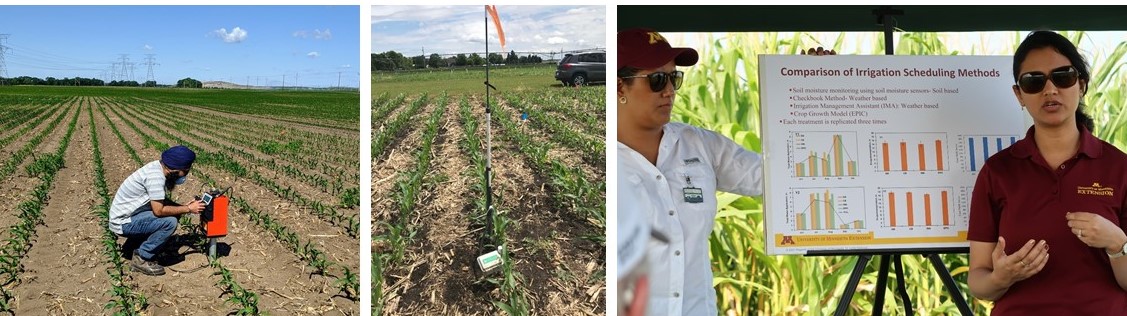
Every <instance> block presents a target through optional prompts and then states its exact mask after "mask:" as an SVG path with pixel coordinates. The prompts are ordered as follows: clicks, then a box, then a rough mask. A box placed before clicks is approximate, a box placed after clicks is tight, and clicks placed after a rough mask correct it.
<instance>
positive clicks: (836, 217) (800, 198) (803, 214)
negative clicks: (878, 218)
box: [787, 187, 866, 231]
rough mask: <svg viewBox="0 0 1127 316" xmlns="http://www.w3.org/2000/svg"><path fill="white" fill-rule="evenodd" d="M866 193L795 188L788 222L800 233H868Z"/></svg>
mask: <svg viewBox="0 0 1127 316" xmlns="http://www.w3.org/2000/svg"><path fill="white" fill-rule="evenodd" d="M864 197H865V189H864V188H861V187H855V188H795V189H792V190H790V191H789V192H788V193H787V205H788V207H787V212H788V216H787V219H788V221H790V222H791V224H792V225H791V228H793V229H794V230H796V231H813V230H847V229H865V228H866V227H865V226H866V225H865V213H864V208H865V206H864V204H863V202H864V200H863V199H864Z"/></svg>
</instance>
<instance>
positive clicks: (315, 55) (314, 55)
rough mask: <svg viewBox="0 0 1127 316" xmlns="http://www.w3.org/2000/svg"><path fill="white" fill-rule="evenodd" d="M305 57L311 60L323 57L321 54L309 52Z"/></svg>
mask: <svg viewBox="0 0 1127 316" xmlns="http://www.w3.org/2000/svg"><path fill="white" fill-rule="evenodd" d="M305 56H309V58H317V57H319V56H321V53H318V52H309V53H308V54H305Z"/></svg>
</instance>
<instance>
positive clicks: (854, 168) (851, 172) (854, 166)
mask: <svg viewBox="0 0 1127 316" xmlns="http://www.w3.org/2000/svg"><path fill="white" fill-rule="evenodd" d="M849 175H850V176H857V162H856V161H850V162H849Z"/></svg>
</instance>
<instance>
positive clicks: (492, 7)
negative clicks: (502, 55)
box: [485, 5, 505, 51]
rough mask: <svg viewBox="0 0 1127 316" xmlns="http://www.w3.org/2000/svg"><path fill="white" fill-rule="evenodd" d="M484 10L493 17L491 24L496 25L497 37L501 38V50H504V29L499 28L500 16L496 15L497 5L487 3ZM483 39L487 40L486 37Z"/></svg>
mask: <svg viewBox="0 0 1127 316" xmlns="http://www.w3.org/2000/svg"><path fill="white" fill-rule="evenodd" d="M485 11H486V12H489V17H490V18H493V26H495V27H497V38H499V39H501V51H505V30H504V29H502V28H501V18H499V17H497V6H495V5H487V6H485ZM485 40H487V41H488V40H489V38H488V37H487V38H486V39H485Z"/></svg>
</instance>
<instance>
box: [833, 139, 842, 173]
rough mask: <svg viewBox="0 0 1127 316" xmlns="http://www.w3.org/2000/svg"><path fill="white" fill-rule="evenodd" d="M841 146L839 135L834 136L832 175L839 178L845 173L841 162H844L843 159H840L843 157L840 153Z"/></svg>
mask: <svg viewBox="0 0 1127 316" xmlns="http://www.w3.org/2000/svg"><path fill="white" fill-rule="evenodd" d="M842 145H843V144H842V143H841V135H834V144H833V155H834V175H835V176H839V177H840V176H842V173H843V172H845V170H844V169H845V166H844V165H843V161H844V160H845V158H844V157H842V156H844V155H843V154H842V153H841V147H842Z"/></svg>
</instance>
